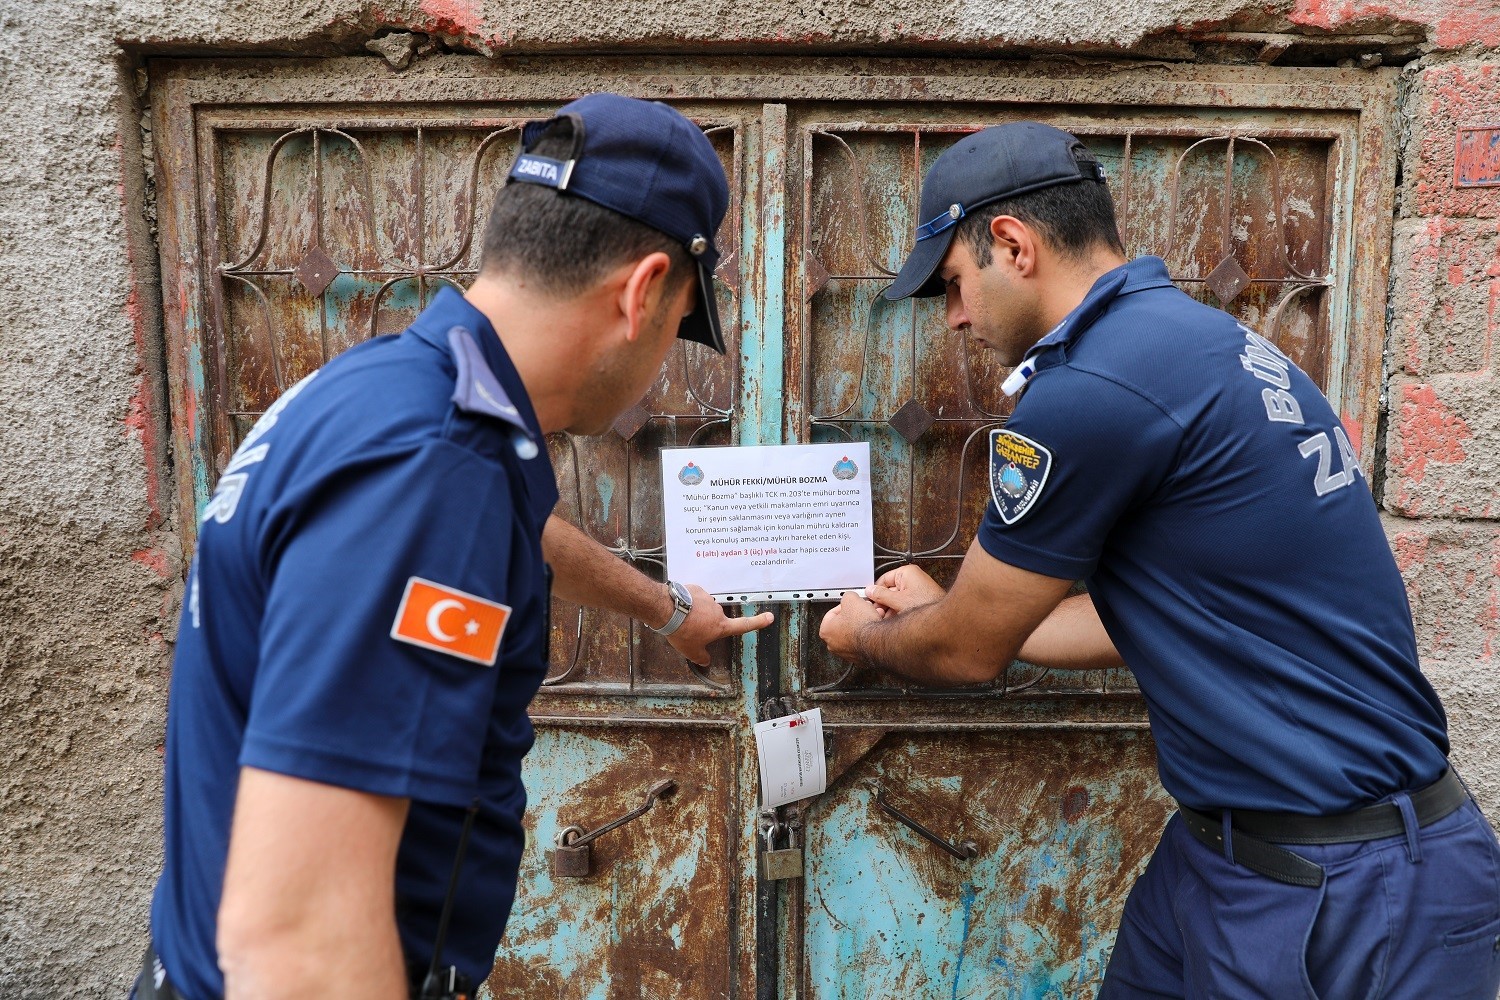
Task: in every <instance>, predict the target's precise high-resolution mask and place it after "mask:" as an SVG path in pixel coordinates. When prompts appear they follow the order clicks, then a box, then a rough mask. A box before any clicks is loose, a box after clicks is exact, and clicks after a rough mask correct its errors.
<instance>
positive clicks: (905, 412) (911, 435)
mask: <svg viewBox="0 0 1500 1000" xmlns="http://www.w3.org/2000/svg"><path fill="white" fill-rule="evenodd" d="M936 420H937V418H936V417H934V416H933V415H932V414H931V413H928V412H927V408H926V407H925V406H923V405H922V404H921V403H919V402H917V401H916V400H915V399H908V400H907V401H906V403H905V404H904V405H903V406H902V407H901V409H899V410H897V411H896V412H895V413H893V414H891V419H890V421H889V423H890V425H891V426H892V427H894V428H895V429H896V433H897V434H900V435H901V436H902V437H903V438H905V439H906V443H907V444H915V443H916V441H917V438H919V437H921V436H922V435H923V434H926V433H927V430H928V428H930V427H931V426H932V425H933V423H934V422H935V421H936Z"/></svg>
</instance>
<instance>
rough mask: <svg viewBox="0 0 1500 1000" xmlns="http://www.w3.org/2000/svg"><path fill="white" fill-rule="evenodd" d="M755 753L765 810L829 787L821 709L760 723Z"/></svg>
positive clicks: (756, 730) (762, 804)
mask: <svg viewBox="0 0 1500 1000" xmlns="http://www.w3.org/2000/svg"><path fill="white" fill-rule="evenodd" d="M755 749H756V753H757V754H758V756H759V757H760V801H761V806H762V807H764V808H766V809H771V808H774V807H776V806H784V805H786V804H787V803H788V802H796V801H797V800H798V799H805V798H810V797H811V796H814V795H818V794H820V793H821V792H822V791H823V790H824V789H825V788H827V787H828V768H827V762H826V761H825V760H824V759H823V710H822V709H821V708H815V709H813V710H812V711H810V712H798V713H797V714H796V715H786V716H782V717H781V718H779V719H766V720H765V721H764V722H757V723H756V724H755Z"/></svg>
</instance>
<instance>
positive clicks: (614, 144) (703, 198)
mask: <svg viewBox="0 0 1500 1000" xmlns="http://www.w3.org/2000/svg"><path fill="white" fill-rule="evenodd" d="M560 120H566V121H567V122H568V123H569V124H571V126H572V142H573V149H572V152H571V153H570V154H569V156H568V158H567V159H566V160H555V159H551V158H550V157H546V156H537V155H535V154H534V153H531V152H529V150H530V149H531V147H532V146H534V145H535V144H536V141H537V140H538V139H539V138H541V136H542V134H543V133H545V132H546V131H547V130H548V129H549V128H552V127H553V126H554V125H555V124H557V123H558V122H559V121H560ZM521 150H522V152H521V155H520V156H518V157H516V162H515V163H514V164H513V165H512V166H511V168H510V175H509V177H507V178H506V183H507V184H509V183H510V182H511V181H520V182H523V183H526V184H541V185H543V186H545V187H550V188H554V189H555V190H557V191H558V192H559V193H561V194H566V195H575V196H577V197H579V198H587V199H588V200H589V201H592V202H594V203H595V204H597V205H603V206H604V207H605V208H608V209H611V210H613V211H616V212H619V213H620V214H621V215H623V216H626V217H627V218H631V219H634V220H636V221H637V222H641V223H644V224H645V225H648V226H650V227H651V228H652V229H656V230H660V231H661V232H663V233H665V234H666V235H667V236H670V237H671V238H672V239H674V240H676V241H677V242H678V243H681V244H682V246H683V247H684V248H685V249H686V250H687V252H688V253H689V254H690V255H691V256H692V258H693V260H694V261H695V262H696V263H697V266H698V305H697V308H695V309H694V310H693V311H692V313H690V314H689V315H688V316H687V317H685V318H684V319H683V321H682V326H681V327H680V328H679V329H678V331H677V336H678V337H680V338H682V339H683V340H691V341H695V342H697V343H699V344H707V345H708V346H709V347H712V348H713V349H714V350H716V351H718V352H719V353H720V354H723V353H724V334H723V332H722V331H721V329H720V326H719V307H718V303H717V301H716V300H715V297H714V268H715V267H717V266H718V264H719V248H718V247H717V246H715V245H714V236H715V234H716V233H718V231H719V224H720V223H722V222H723V221H724V213H725V212H726V211H728V209H729V182H728V181H727V180H726V179H725V177H724V167H723V164H721V163H720V162H719V154H718V153H716V152H714V147H713V144H712V143H711V142H709V141H708V137H707V136H705V135H704V134H703V130H702V129H700V128H698V126H696V125H694V124H693V123H692V122H690V121H688V120H687V119H686V118H684V117H683V116H682V114H681V113H680V112H678V111H676V110H674V109H672V108H669V107H667V106H666V105H665V104H662V103H660V102H657V101H641V100H637V99H635V98H633V97H622V96H620V95H619V94H590V95H588V96H587V97H581V98H579V99H578V100H576V101H573V102H572V103H571V104H565V105H563V107H562V108H560V109H559V110H558V112H557V114H556V116H554V117H552V118H548V119H544V120H542V121H534V122H530V123H529V124H527V126H526V127H525V129H523V130H522V132H521Z"/></svg>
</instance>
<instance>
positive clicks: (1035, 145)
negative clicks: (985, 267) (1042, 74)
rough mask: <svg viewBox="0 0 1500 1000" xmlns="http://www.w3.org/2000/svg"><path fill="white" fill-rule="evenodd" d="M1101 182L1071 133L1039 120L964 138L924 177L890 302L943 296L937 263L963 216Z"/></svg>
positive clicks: (1089, 156) (888, 292)
mask: <svg viewBox="0 0 1500 1000" xmlns="http://www.w3.org/2000/svg"><path fill="white" fill-rule="evenodd" d="M1083 181H1093V182H1098V183H1100V184H1103V183H1104V168H1103V167H1101V166H1100V165H1099V161H1098V160H1096V159H1095V158H1094V155H1093V154H1092V153H1090V152H1089V151H1088V148H1087V147H1086V146H1084V144H1083V143H1081V142H1079V141H1078V139H1077V137H1076V136H1073V135H1070V134H1069V133H1067V132H1064V131H1063V130H1062V129H1058V128H1053V127H1052V126H1051V125H1043V124H1042V123H1041V122H1010V123H1008V124H1005V125H996V126H993V127H991V128H987V129H982V130H981V131H978V132H975V133H973V134H971V135H966V136H964V137H963V138H962V139H960V140H959V141H958V142H956V143H954V145H953V147H952V148H951V149H949V150H947V151H946V152H944V153H943V155H942V156H939V157H938V158H937V162H935V163H934V164H933V165H932V169H931V170H929V171H927V177H926V178H925V179H924V180H923V181H922V198H921V202H920V205H919V207H918V218H917V243H916V246H914V247H912V251H911V253H910V254H909V255H908V256H907V258H906V263H905V264H903V265H901V272H900V273H899V274H897V275H896V280H895V281H893V282H892V283H891V286H890V287H889V288H887V289H886V290H885V297H886V298H888V299H890V300H891V301H893V302H894V301H896V300H898V299H904V298H908V297H910V296H916V297H918V298H927V297H930V296H933V295H942V294H943V282H942V281H941V280H939V279H938V278H937V276H936V272H937V269H938V265H940V264H942V262H943V257H944V256H946V255H947V253H948V247H949V246H951V245H952V243H953V234H954V233H955V232H956V231H957V226H958V223H959V221H960V220H962V219H963V218H964V216H966V215H968V214H969V213H970V212H972V211H974V210H975V209H976V208H981V207H983V206H985V205H989V204H991V203H993V202H997V201H1001V200H1003V199H1005V198H1014V197H1016V196H1017V195H1023V194H1029V193H1031V192H1032V191H1040V190H1041V189H1042V188H1048V187H1053V186H1054V185H1057V184H1073V183H1078V182H1083Z"/></svg>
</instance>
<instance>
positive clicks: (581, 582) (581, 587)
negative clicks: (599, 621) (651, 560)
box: [542, 514, 672, 628]
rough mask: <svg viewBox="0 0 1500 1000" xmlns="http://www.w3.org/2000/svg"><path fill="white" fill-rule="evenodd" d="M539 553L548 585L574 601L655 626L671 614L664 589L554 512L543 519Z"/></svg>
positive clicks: (563, 597) (670, 600)
mask: <svg viewBox="0 0 1500 1000" xmlns="http://www.w3.org/2000/svg"><path fill="white" fill-rule="evenodd" d="M542 552H543V554H544V555H545V556H546V559H547V561H548V562H549V563H551V564H552V573H553V577H552V590H553V593H554V594H556V595H557V596H558V597H561V598H562V599H563V600H565V601H571V602H573V603H574V604H583V605H586V606H588V607H591V608H603V609H605V610H607V611H618V612H619V613H621V614H624V615H629V616H630V617H631V618H634V619H636V620H637V621H641V622H644V623H645V624H647V625H650V626H652V627H653V628H655V627H659V626H661V625H664V624H666V621H667V619H668V618H670V617H671V616H672V599H671V597H670V596H669V595H668V594H667V588H666V587H665V586H663V585H662V584H661V583H658V582H657V581H655V580H653V579H651V578H650V577H648V576H647V575H646V574H644V573H642V572H641V571H640V570H638V569H636V568H635V567H634V566H631V565H630V564H629V563H627V562H625V560H623V559H621V558H620V557H619V556H617V555H615V554H614V553H613V552H611V551H609V549H607V548H605V547H604V546H603V545H600V544H599V543H598V542H596V541H594V540H593V539H592V538H590V537H588V536H587V535H585V534H584V533H583V532H582V531H579V530H578V529H577V528H575V527H574V526H573V525H571V524H569V523H568V522H567V521H564V520H563V519H562V518H560V517H558V516H557V515H555V514H554V515H553V516H552V517H550V518H548V519H547V526H546V528H545V530H544V531H543V532H542Z"/></svg>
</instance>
